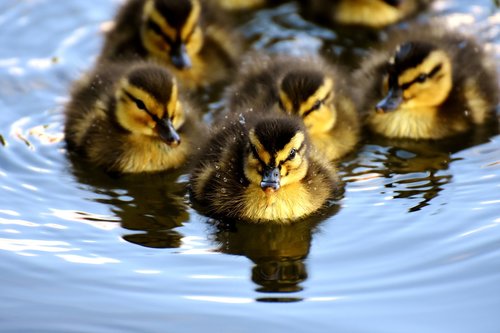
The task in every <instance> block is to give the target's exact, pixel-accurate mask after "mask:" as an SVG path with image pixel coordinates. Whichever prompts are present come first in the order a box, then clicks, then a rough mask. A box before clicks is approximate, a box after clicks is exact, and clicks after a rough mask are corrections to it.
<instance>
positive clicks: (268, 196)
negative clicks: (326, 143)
mask: <svg viewBox="0 0 500 333" xmlns="http://www.w3.org/2000/svg"><path fill="white" fill-rule="evenodd" d="M338 188H339V179H338V177H337V175H336V172H335V170H334V169H332V167H331V166H329V165H328V163H326V162H324V161H323V159H322V158H321V157H320V156H316V155H313V154H312V153H311V147H310V144H309V141H308V137H307V133H306V131H305V129H304V127H303V125H302V124H301V122H300V120H298V119H296V118H294V117H283V116H281V115H272V116H266V117H247V118H246V119H245V120H244V121H243V120H240V121H230V122H229V123H228V124H226V125H225V126H223V127H222V129H221V130H220V131H218V132H216V133H215V134H214V135H213V136H212V137H211V138H210V140H209V141H208V143H207V145H206V146H205V147H204V148H202V152H201V154H200V156H199V159H198V160H197V163H196V165H195V166H194V168H193V170H192V173H191V193H192V198H193V199H194V201H195V203H199V204H200V206H202V207H203V211H204V213H206V214H207V215H209V216H213V217H216V218H223V219H224V218H236V219H242V220H245V221H250V222H278V223H287V222H290V221H293V220H297V219H300V218H302V217H305V216H307V215H310V214H312V213H314V212H315V211H317V210H318V209H320V208H322V207H323V206H324V205H325V202H326V200H327V199H329V198H331V197H332V195H333V194H335V193H336V192H337V191H338Z"/></svg>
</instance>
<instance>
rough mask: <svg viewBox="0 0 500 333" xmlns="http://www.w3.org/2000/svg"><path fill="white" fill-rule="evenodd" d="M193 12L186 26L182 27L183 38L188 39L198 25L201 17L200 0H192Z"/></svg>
mask: <svg viewBox="0 0 500 333" xmlns="http://www.w3.org/2000/svg"><path fill="white" fill-rule="evenodd" d="M191 5H192V8H191V13H189V16H188V18H187V20H186V22H185V23H184V26H183V27H182V29H181V37H182V39H183V40H186V39H187V38H188V36H189V34H190V33H191V32H192V31H193V30H194V29H195V27H196V26H197V25H198V21H199V19H200V13H201V6H200V3H199V1H198V0H191Z"/></svg>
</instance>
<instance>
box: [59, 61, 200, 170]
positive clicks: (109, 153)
mask: <svg viewBox="0 0 500 333" xmlns="http://www.w3.org/2000/svg"><path fill="white" fill-rule="evenodd" d="M191 112H192V111H191V109H190V108H189V106H188V105H187V103H185V102H183V101H182V100H181V98H180V96H179V92H178V88H177V84H176V81H175V79H174V77H173V76H172V75H171V74H170V73H169V72H168V71H167V70H166V69H165V68H163V67H160V66H157V65H153V64H147V63H139V64H133V65H130V64H108V65H106V66H103V67H100V68H97V69H96V70H95V71H94V72H93V73H91V74H90V75H88V77H86V78H84V79H83V80H82V81H80V82H78V83H77V85H76V86H75V89H74V91H73V93H72V97H71V100H70V102H69V104H68V105H67V107H66V123H65V138H66V142H67V144H68V148H69V149H70V150H74V151H76V152H78V153H80V154H82V155H84V156H86V157H87V158H88V159H89V160H90V162H91V163H93V164H96V165H98V166H100V167H103V168H104V169H106V170H107V171H110V172H119V173H138V172H153V171H162V170H167V169H172V168H177V167H180V166H181V165H183V163H184V162H185V161H186V158H187V157H188V155H189V154H190V152H191V149H192V146H193V143H192V139H193V138H192V136H193V134H195V133H196V132H197V131H198V130H199V128H200V126H199V123H198V120H197V118H195V117H194V116H193V115H191Z"/></svg>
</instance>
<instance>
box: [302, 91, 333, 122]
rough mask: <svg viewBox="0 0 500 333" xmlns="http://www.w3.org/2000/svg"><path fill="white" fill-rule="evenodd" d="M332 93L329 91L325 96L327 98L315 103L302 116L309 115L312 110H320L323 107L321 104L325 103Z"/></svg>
mask: <svg viewBox="0 0 500 333" xmlns="http://www.w3.org/2000/svg"><path fill="white" fill-rule="evenodd" d="M330 95H331V93H328V94H327V95H326V96H325V98H323V99H322V100H319V101H317V102H316V103H314V105H313V106H312V107H311V108H310V109H309V110H307V111H306V112H304V113H303V114H302V117H307V116H308V115H309V114H310V113H311V112H314V111H316V110H318V109H319V108H320V107H321V105H322V104H324V103H325V102H326V101H327V100H328V99H329V98H330Z"/></svg>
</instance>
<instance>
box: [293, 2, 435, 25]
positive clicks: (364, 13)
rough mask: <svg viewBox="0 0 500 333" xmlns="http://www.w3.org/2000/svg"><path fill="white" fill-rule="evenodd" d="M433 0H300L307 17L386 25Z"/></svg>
mask: <svg viewBox="0 0 500 333" xmlns="http://www.w3.org/2000/svg"><path fill="white" fill-rule="evenodd" d="M430 1H431V0H301V1H300V4H301V5H302V9H303V12H304V15H305V16H306V17H307V18H310V19H313V20H316V21H319V22H321V23H324V24H341V25H357V26H365V27H369V28H375V29H379V28H383V27H386V26H388V25H391V24H394V23H396V22H399V21H401V20H403V19H405V18H407V17H409V16H411V15H412V14H415V13H416V12H418V11H419V10H421V9H423V8H424V7H425V6H427V5H428V3H429V2H430Z"/></svg>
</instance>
